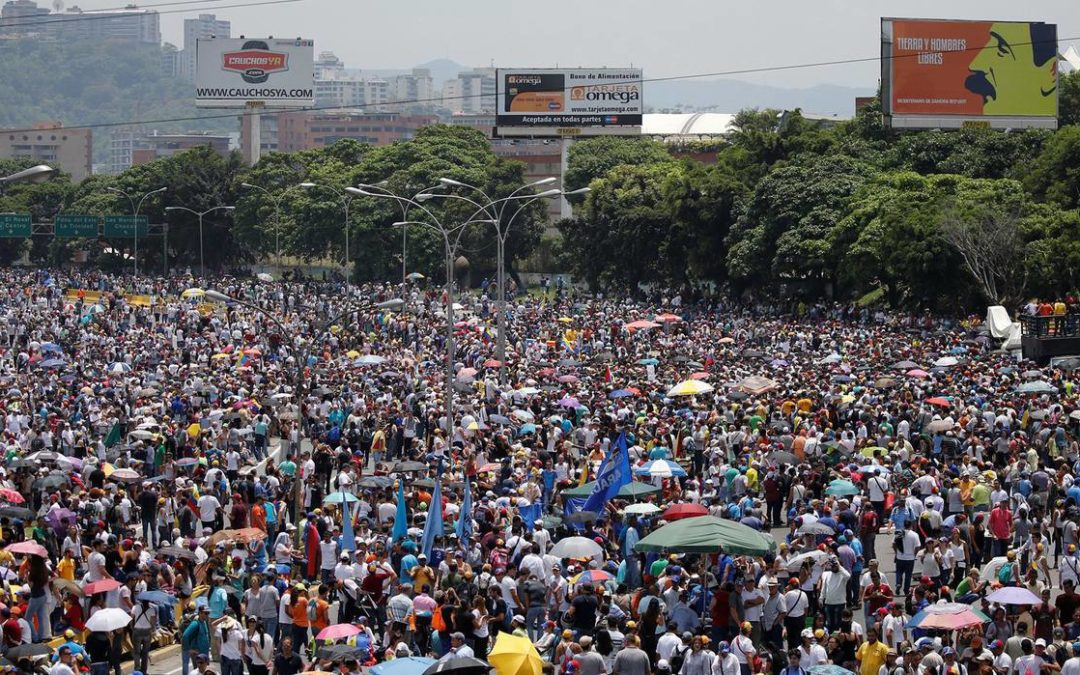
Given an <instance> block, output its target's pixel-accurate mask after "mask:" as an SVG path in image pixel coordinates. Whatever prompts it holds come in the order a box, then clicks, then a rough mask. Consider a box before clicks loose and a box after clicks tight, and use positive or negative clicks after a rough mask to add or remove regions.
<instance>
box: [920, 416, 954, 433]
mask: <svg viewBox="0 0 1080 675" xmlns="http://www.w3.org/2000/svg"><path fill="white" fill-rule="evenodd" d="M955 425H956V422H954V421H953V418H951V417H946V418H945V419H943V420H934V421H933V422H931V423H930V424H928V425H927V427H926V428H927V429H929V430H930V431H948V430H949V429H952V428H953V427H954V426H955Z"/></svg>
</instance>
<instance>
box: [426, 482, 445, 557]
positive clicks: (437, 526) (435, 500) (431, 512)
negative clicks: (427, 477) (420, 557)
mask: <svg viewBox="0 0 1080 675" xmlns="http://www.w3.org/2000/svg"><path fill="white" fill-rule="evenodd" d="M441 536H443V521H442V487H441V481H440V480H439V479H437V478H436V479H435V489H434V490H432V491H431V504H429V505H428V510H427V521H426V522H425V523H424V536H422V537H421V538H420V551H421V552H422V553H423V554H424V555H426V556H427V557H428V559H429V560H430V559H431V549H432V548H433V547H434V546H435V538H436V537H441Z"/></svg>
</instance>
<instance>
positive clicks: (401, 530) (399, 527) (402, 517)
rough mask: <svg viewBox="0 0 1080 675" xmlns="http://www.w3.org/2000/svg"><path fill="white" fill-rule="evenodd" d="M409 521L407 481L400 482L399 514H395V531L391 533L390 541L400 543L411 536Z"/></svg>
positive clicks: (398, 494) (398, 496)
mask: <svg viewBox="0 0 1080 675" xmlns="http://www.w3.org/2000/svg"><path fill="white" fill-rule="evenodd" d="M408 519H409V516H408V514H406V513H405V481H403V480H399V481H398V492H397V512H396V513H394V529H393V530H391V532H390V540H391V541H398V540H399V539H404V538H405V536H406V535H408V534H409V523H408V522H406V521H407V520H408Z"/></svg>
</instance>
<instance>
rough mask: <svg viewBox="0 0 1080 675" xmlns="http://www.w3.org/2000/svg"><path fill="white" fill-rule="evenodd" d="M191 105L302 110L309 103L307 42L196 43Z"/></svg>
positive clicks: (310, 47)
mask: <svg viewBox="0 0 1080 675" xmlns="http://www.w3.org/2000/svg"><path fill="white" fill-rule="evenodd" d="M195 55H196V57H195V105H197V106H199V107H202V108H237V107H238V108H242V107H244V106H246V105H248V104H249V103H261V104H263V105H264V106H266V107H268V108H305V107H310V106H312V105H314V104H315V43H314V41H312V40H301V39H299V38H297V39H295V40H275V39H273V38H266V39H255V40H252V39H245V38H239V39H232V38H208V39H202V38H200V39H199V41H198V43H197V46H196V50H195Z"/></svg>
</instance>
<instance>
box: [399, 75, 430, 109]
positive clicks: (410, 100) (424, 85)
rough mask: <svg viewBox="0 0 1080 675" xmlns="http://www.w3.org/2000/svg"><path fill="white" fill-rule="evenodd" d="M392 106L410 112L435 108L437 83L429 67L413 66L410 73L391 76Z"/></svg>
mask: <svg viewBox="0 0 1080 675" xmlns="http://www.w3.org/2000/svg"><path fill="white" fill-rule="evenodd" d="M389 83H390V97H391V104H392V105H391V108H393V109H394V110H400V111H408V112H431V111H432V110H434V108H435V103H436V101H435V100H434V99H435V83H434V80H432V78H431V70H429V69H428V68H413V69H412V72H411V73H409V74H408V75H395V76H394V77H392V78H390V80H389Z"/></svg>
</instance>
